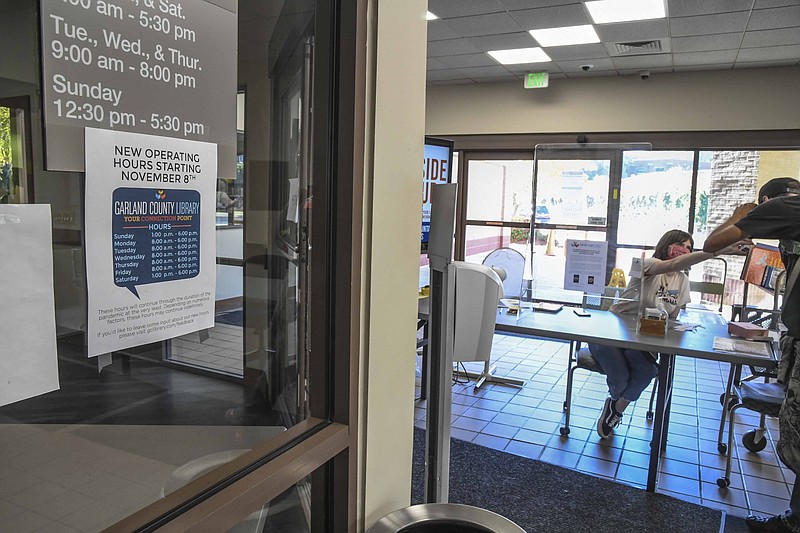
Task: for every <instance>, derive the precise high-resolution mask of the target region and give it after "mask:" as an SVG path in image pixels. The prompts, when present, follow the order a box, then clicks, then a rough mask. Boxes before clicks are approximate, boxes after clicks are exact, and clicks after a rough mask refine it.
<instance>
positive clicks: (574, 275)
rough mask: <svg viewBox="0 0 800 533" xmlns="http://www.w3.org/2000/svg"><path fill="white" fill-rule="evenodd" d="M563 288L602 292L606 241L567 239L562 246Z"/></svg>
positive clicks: (606, 249) (604, 274)
mask: <svg viewBox="0 0 800 533" xmlns="http://www.w3.org/2000/svg"><path fill="white" fill-rule="evenodd" d="M564 250H565V252H566V259H567V260H566V264H565V266H564V288H565V289H568V290H571V291H583V292H586V293H589V294H602V293H603V289H604V288H605V285H606V281H605V277H606V253H607V251H608V243H607V242H606V241H578V240H574V239H567V242H566V245H565V246H564Z"/></svg>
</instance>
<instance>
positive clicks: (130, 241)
mask: <svg viewBox="0 0 800 533" xmlns="http://www.w3.org/2000/svg"><path fill="white" fill-rule="evenodd" d="M216 179H217V148H216V145H214V144H211V143H205V142H199V141H187V140H183V139H171V138H167V137H155V136H152V135H143V134H137V133H125V132H118V131H108V130H98V129H93V128H86V282H87V290H88V314H89V317H88V324H87V336H88V343H87V344H88V352H89V357H94V356H96V355H99V354H103V353H108V352H112V351H114V350H121V349H123V348H130V347H132V346H139V345H142V344H146V343H150V342H156V341H162V340H165V339H169V338H172V337H176V336H179V335H184V334H186V333H191V332H193V331H197V330H200V329H205V328H210V327H213V326H214V287H215V283H216V252H215V250H216V232H215V228H214V226H215V211H216V193H215V184H216Z"/></svg>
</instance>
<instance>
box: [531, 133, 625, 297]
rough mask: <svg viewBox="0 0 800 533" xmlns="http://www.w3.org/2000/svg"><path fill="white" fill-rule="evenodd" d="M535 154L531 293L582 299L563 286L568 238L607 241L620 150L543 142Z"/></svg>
mask: <svg viewBox="0 0 800 533" xmlns="http://www.w3.org/2000/svg"><path fill="white" fill-rule="evenodd" d="M535 156H536V162H535V163H536V164H535V176H534V190H535V196H534V206H535V207H534V216H533V218H532V220H531V234H532V238H531V249H530V258H531V264H532V279H533V281H532V284H531V293H530V296H531V298H532V299H535V300H547V301H559V302H570V303H580V302H581V298H582V296H583V295H582V293H577V292H576V291H572V290H566V289H564V275H565V265H566V254H565V245H566V243H567V240H568V239H570V240H589V241H605V240H608V233H609V231H608V230H609V227H610V225H609V221H610V220H612V219H613V218H614V217H613V216H612V215H613V207H615V206H616V202H615V201H614V198H613V196H612V195H611V194H610V190H611V171H612V162H613V163H615V162H616V152H615V151H613V150H610V149H608V148H606V147H602V148H594V149H591V148H584V147H573V146H564V145H539V146H537V147H536V153H535ZM600 287H602V285H600Z"/></svg>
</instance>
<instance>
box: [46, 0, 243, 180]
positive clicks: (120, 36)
mask: <svg viewBox="0 0 800 533" xmlns="http://www.w3.org/2000/svg"><path fill="white" fill-rule="evenodd" d="M41 6H42V9H41V27H42V59H43V60H42V69H43V73H42V86H43V95H44V96H43V104H44V106H43V108H44V120H45V132H46V141H47V142H46V157H47V159H46V166H47V169H48V170H64V171H78V172H80V171H83V170H84V158H83V151H84V146H83V141H84V136H83V129H84V128H86V127H91V128H98V129H106V130H115V131H126V132H133V133H144V134H148V135H157V136H164V137H175V138H179V139H187V140H195V141H204V142H210V143H214V144H216V145H217V146H218V161H219V172H220V175H221V176H228V175H231V176H232V175H233V173H234V169H235V159H236V79H237V78H236V50H237V42H236V40H237V36H236V27H237V14H236V11H237V2H236V0H182V1H181V0H42V2H41Z"/></svg>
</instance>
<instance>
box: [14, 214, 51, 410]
mask: <svg viewBox="0 0 800 533" xmlns="http://www.w3.org/2000/svg"><path fill="white" fill-rule="evenodd" d="M0 295H2V296H0V301H2V302H3V305H2V306H0V308H2V309H3V337H2V339H3V340H2V342H0V405H8V404H10V403H13V402H18V401H20V400H24V399H26V398H31V397H33V396H38V395H40V394H44V393H46V392H51V391H54V390H58V388H59V383H58V357H57V354H56V318H55V299H54V296H53V238H52V231H51V223H50V206H49V205H45V204H32V205H0ZM12 301H13V302H14V303H13V305H12V304H11V302H12Z"/></svg>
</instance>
